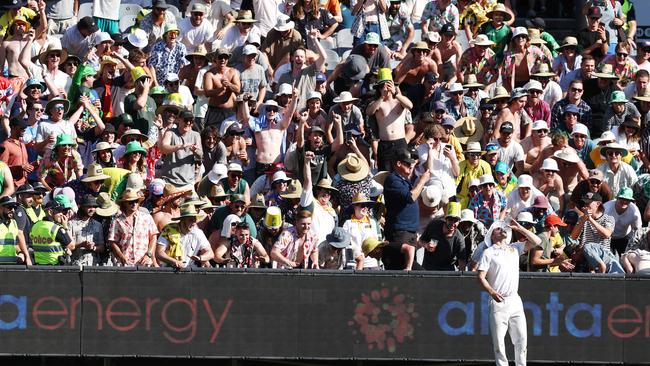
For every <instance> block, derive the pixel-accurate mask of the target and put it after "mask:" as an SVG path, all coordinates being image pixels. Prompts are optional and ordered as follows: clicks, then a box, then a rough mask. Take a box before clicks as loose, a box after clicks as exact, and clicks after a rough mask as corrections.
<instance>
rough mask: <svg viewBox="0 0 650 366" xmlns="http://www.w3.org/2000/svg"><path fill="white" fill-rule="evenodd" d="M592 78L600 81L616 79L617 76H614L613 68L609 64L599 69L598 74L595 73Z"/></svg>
mask: <svg viewBox="0 0 650 366" xmlns="http://www.w3.org/2000/svg"><path fill="white" fill-rule="evenodd" d="M594 76H595V77H597V78H601V79H612V80H613V79H618V76H616V74H614V67H613V66H612V65H610V64H604V65H603V66H602V67H601V68H600V72H595V73H594Z"/></svg>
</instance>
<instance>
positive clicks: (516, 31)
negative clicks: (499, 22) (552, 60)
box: [512, 27, 530, 38]
mask: <svg viewBox="0 0 650 366" xmlns="http://www.w3.org/2000/svg"><path fill="white" fill-rule="evenodd" d="M521 35H525V36H526V37H529V38H530V36H529V35H528V29H526V28H524V27H517V28H515V29H514V30H513V31H512V38H515V37H517V36H521Z"/></svg>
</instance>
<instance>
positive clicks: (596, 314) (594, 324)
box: [564, 302, 602, 338]
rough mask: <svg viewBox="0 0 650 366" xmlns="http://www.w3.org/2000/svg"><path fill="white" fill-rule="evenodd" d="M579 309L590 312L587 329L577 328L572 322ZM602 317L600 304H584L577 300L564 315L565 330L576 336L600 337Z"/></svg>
mask: <svg viewBox="0 0 650 366" xmlns="http://www.w3.org/2000/svg"><path fill="white" fill-rule="evenodd" d="M580 311H586V312H589V313H590V314H591V327H589V328H587V329H578V327H576V325H575V324H574V323H573V318H574V317H575V315H576V313H578V312H580ZM601 318H602V306H601V305H600V304H595V305H592V304H585V303H584V302H579V303H577V304H574V305H571V307H569V309H568V310H567V312H566V315H565V316H564V322H565V323H566V330H568V331H569V333H571V335H572V336H574V337H577V338H586V337H600V326H601V324H600V323H601Z"/></svg>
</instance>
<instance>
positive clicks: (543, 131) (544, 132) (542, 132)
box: [536, 130, 548, 135]
mask: <svg viewBox="0 0 650 366" xmlns="http://www.w3.org/2000/svg"><path fill="white" fill-rule="evenodd" d="M536 132H537V133H538V134H540V135H546V134H547V133H548V130H537V131H536Z"/></svg>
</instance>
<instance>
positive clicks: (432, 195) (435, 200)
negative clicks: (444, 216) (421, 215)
mask: <svg viewBox="0 0 650 366" xmlns="http://www.w3.org/2000/svg"><path fill="white" fill-rule="evenodd" d="M441 192H442V190H441V189H440V187H438V185H435V184H434V185H430V186H427V187H424V189H423V190H422V193H420V198H422V203H424V205H425V206H427V207H431V208H433V207H438V205H439V204H440V200H441V199H442V193H441Z"/></svg>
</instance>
